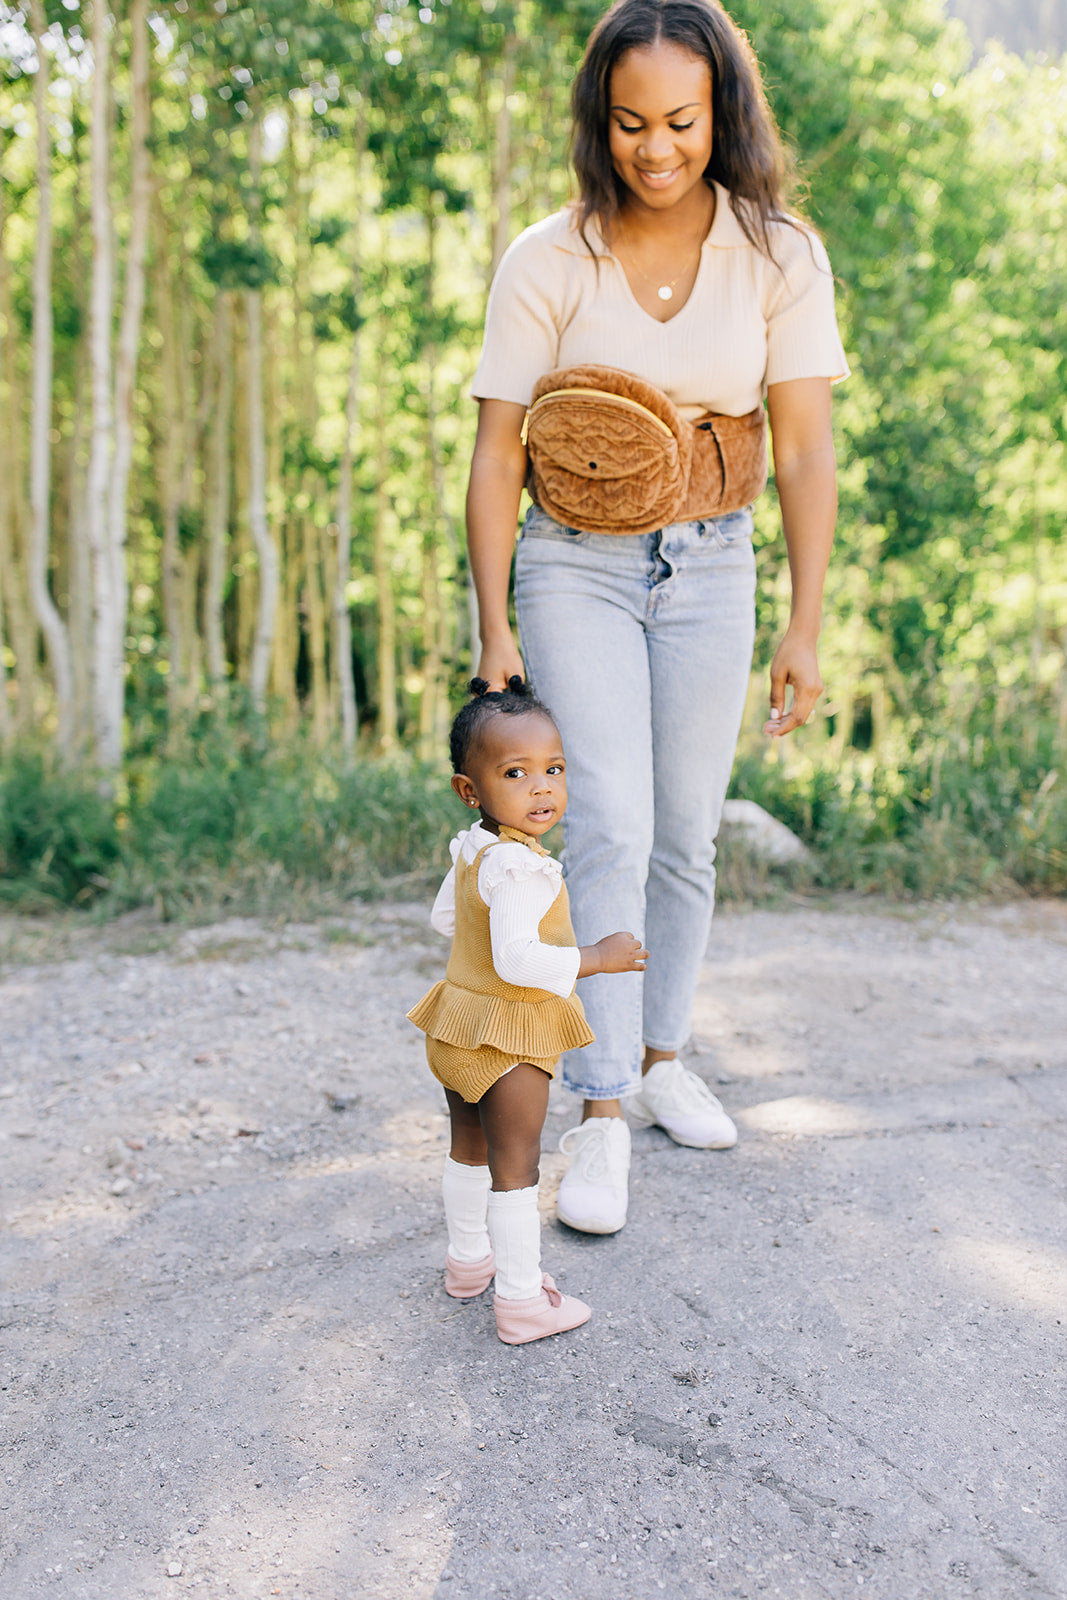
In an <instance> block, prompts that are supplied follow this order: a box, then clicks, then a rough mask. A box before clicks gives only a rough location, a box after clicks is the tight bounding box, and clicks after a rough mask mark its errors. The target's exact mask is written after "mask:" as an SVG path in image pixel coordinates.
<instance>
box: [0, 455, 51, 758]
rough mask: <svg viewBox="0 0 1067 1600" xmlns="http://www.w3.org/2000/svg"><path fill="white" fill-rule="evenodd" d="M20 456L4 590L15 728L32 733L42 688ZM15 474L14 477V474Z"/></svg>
mask: <svg viewBox="0 0 1067 1600" xmlns="http://www.w3.org/2000/svg"><path fill="white" fill-rule="evenodd" d="M22 465H23V463H22V452H21V451H19V450H16V451H15V453H14V456H13V459H12V469H13V470H12V477H13V480H14V481H13V485H12V492H11V501H10V504H11V518H10V521H9V523H8V529H9V533H10V539H9V541H8V542H7V550H6V552H0V553H2V554H6V556H7V558H8V560H9V563H10V564H9V566H8V568H7V578H6V581H5V583H4V588H5V590H6V593H7V621H8V628H9V630H10V633H11V643H12V646H13V648H14V651H15V667H16V680H15V681H16V687H17V692H18V699H17V701H16V703H15V727H16V730H17V732H18V733H20V734H27V733H30V734H32V733H34V732H35V731H36V729H37V725H38V718H37V710H38V704H39V702H40V699H41V685H40V679H39V674H38V670H37V652H38V647H39V643H40V635H39V631H38V627H37V619H36V617H35V616H34V615H33V607H32V605H31V603H30V594H29V575H28V573H27V571H26V570H25V569H26V567H27V566H28V560H23V561H21V562H20V559H19V557H20V554H24V555H26V554H28V550H29V540H30V520H31V519H30V507H29V501H28V500H27V498H26V494H25V491H24V490H23V489H22V483H21V478H22ZM16 473H17V474H18V476H17V477H16V476H15V474H16Z"/></svg>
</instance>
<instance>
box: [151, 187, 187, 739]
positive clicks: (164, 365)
mask: <svg viewBox="0 0 1067 1600" xmlns="http://www.w3.org/2000/svg"><path fill="white" fill-rule="evenodd" d="M173 278H174V270H173V263H172V262H171V259H170V251H169V248H168V239H167V227H166V221H165V219H164V216H163V213H162V208H160V209H159V210H158V212H157V230H156V264H155V284H156V293H155V301H156V308H157V313H158V322H159V328H160V333H161V335H162V339H163V350H162V359H161V363H160V365H161V374H162V380H163V383H162V389H163V393H162V396H161V402H162V404H161V409H162V413H163V430H162V431H163V437H162V440H161V441H160V456H161V472H160V477H161V485H160V487H161V498H162V501H163V505H162V512H163V537H162V540H161V541H160V551H159V586H160V591H161V594H162V599H163V627H164V629H165V631H166V635H167V649H168V654H169V668H170V670H169V671H168V673H167V712H168V715H169V716H170V717H171V718H172V719H173V718H175V717H176V715H177V713H178V710H179V706H180V701H181V692H182V680H183V677H184V665H183V662H184V653H185V652H184V640H183V631H184V630H183V626H182V609H181V603H180V586H181V575H182V562H181V552H180V549H179V542H180V538H179V535H180V526H181V502H182V491H181V484H182V458H183V457H184V455H185V454H186V448H185V447H186V440H185V427H184V422H185V418H184V408H183V406H182V403H181V394H182V375H181V371H180V367H181V362H182V358H183V356H184V355H185V354H187V352H186V351H184V350H182V348H181V343H180V337H181V336H180V333H179V329H178V324H177V317H176V315H175V307H174V298H173V295H172V294H171V284H172V282H173Z"/></svg>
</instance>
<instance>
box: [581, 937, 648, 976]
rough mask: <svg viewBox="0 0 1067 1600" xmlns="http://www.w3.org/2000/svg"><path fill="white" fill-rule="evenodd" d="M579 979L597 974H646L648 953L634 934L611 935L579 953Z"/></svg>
mask: <svg viewBox="0 0 1067 1600" xmlns="http://www.w3.org/2000/svg"><path fill="white" fill-rule="evenodd" d="M579 954H580V956H581V965H580V966H579V968H578V976H579V978H589V977H592V975H593V974H594V973H595V972H644V970H645V962H646V961H647V960H648V951H647V950H645V949H644V948H643V947H642V944H641V941H640V939H635V938H634V936H633V934H632V933H609V934H608V935H607V937H606V938H604V939H598V940H597V942H596V944H584V945H582V947H581V950H580V951H579Z"/></svg>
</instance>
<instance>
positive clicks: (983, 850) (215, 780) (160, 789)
mask: <svg viewBox="0 0 1067 1600" xmlns="http://www.w3.org/2000/svg"><path fill="white" fill-rule="evenodd" d="M829 751H830V747H829V746H826V745H824V746H823V747H822V753H821V754H817V755H816V756H815V757H814V758H808V757H803V756H791V760H793V761H795V762H796V764H795V765H793V766H787V765H785V764H783V763H782V762H781V761H779V760H776V759H775V758H774V756H773V754H766V753H764V754H763V755H761V756H748V757H743V758H742V759H741V760H740V761H739V763H738V767H737V770H736V772H735V776H734V783H733V786H732V792H733V793H735V794H739V795H743V796H745V797H746V798H748V799H752V800H755V801H757V802H758V803H759V804H761V805H763V806H765V807H766V809H767V810H768V811H770V812H771V813H772V814H773V815H774V816H776V817H779V818H780V819H781V820H782V821H783V822H785V823H787V824H788V825H789V826H790V827H791V828H793V829H794V830H795V831H796V832H797V833H798V834H799V835H800V837H801V838H802V839H803V840H804V841H805V843H806V844H808V845H809V846H810V848H811V850H812V852H813V862H812V864H811V865H810V866H804V867H792V868H789V869H786V870H782V869H779V868H772V867H768V866H767V865H766V863H762V862H760V861H758V860H757V859H755V858H754V857H753V856H752V854H751V852H750V851H748V850H747V849H746V848H745V846H744V845H743V844H742V843H741V842H740V841H738V840H736V839H734V840H732V841H731V840H730V838H729V836H727V838H726V840H725V842H724V847H723V848H722V850H721V852H720V862H719V865H720V874H719V896H720V899H721V900H722V901H725V902H730V901H733V902H735V903H736V902H738V901H746V902H751V901H753V900H760V899H766V898H767V897H769V896H774V895H777V894H781V893H782V892H783V891H784V890H789V889H804V890H813V889H825V890H858V891H861V892H867V893H879V894H882V895H886V896H890V897H894V898H898V899H911V898H920V899H931V898H939V897H940V898H944V897H954V898H958V897H967V896H976V895H989V894H995V895H1003V894H1006V893H1007V894H1011V893H1020V892H1029V893H1042V894H1053V895H1057V894H1063V893H1065V892H1067V781H1065V778H1064V773H1063V763H1062V757H1060V756H1059V755H1058V744H1057V738H1056V732H1055V728H1054V726H1053V725H1052V724H1051V722H1048V723H1047V725H1042V726H1039V727H1037V728H1035V726H1034V725H1033V724H1032V723H1031V724H1029V725H1027V726H1025V727H1024V728H1023V729H1022V731H1021V732H1020V733H1019V734H1017V735H1016V734H1014V733H1013V732H1012V730H1011V729H1010V728H1008V729H1004V730H1002V731H1001V732H1000V734H999V735H998V736H997V737H996V738H995V739H994V738H991V737H988V736H987V735H986V734H984V733H981V734H979V733H975V732H973V731H972V732H968V731H967V730H963V731H961V732H959V733H958V734H957V735H954V736H953V738H952V739H951V740H944V741H942V742H940V743H937V742H935V741H931V742H930V744H929V746H928V747H927V748H924V749H921V750H919V751H915V752H909V753H908V754H907V755H906V757H904V758H903V759H901V760H900V762H899V763H898V764H897V765H896V766H888V765H884V766H878V765H876V764H874V763H872V762H871V761H870V760H869V758H867V757H864V756H862V755H859V754H856V753H850V754H849V756H848V757H847V759H845V760H844V761H840V760H839V761H834V760H832V759H831V756H830V754H829ZM463 824H464V812H463V811H462V809H461V807H460V806H459V804H458V802H457V801H456V799H455V797H454V796H453V794H452V792H451V790H450V788H449V784H448V776H447V774H446V773H445V772H444V771H443V770H442V769H440V768H437V767H432V766H427V765H425V764H421V763H419V762H417V761H416V760H414V759H413V758H412V757H411V756H408V755H398V756H396V757H395V758H393V759H390V760H372V759H359V760H356V761H354V762H346V761H345V760H343V759H342V758H341V757H340V756H339V755H338V754H337V753H336V752H329V751H327V752H322V751H319V750H316V749H315V748H314V747H312V746H311V745H310V744H307V743H305V742H303V741H293V742H290V743H288V744H280V743H276V742H273V741H272V740H271V739H270V738H269V737H268V732H267V728H266V726H265V724H264V723H263V722H262V721H261V720H260V719H257V718H256V717H254V716H253V715H251V714H246V715H245V716H243V717H235V718H232V719H231V720H229V721H221V720H211V719H204V720H202V721H199V722H196V723H194V724H191V725H190V726H189V727H188V728H186V729H184V730H183V731H182V732H181V734H180V736H179V737H176V736H173V735H172V737H171V739H170V741H169V743H168V746H167V750H166V753H164V754H159V755H153V754H151V753H149V752H148V751H144V750H142V751H141V752H139V753H135V754H134V755H133V756H131V759H130V761H129V763H128V765H127V769H126V771H125V773H124V775H123V780H122V784H121V785H120V787H119V792H118V794H117V795H116V796H114V797H111V796H110V795H109V794H108V792H107V788H106V786H102V785H101V784H100V783H99V782H98V780H97V779H96V778H95V776H94V775H93V774H92V773H89V772H79V771H64V770H63V769H62V768H61V767H59V766H58V765H57V764H56V762H55V761H54V759H53V758H51V757H50V756H49V755H48V754H47V753H45V752H44V751H43V750H41V749H38V748H25V747H19V748H15V749H11V750H9V751H7V752H6V753H4V755H3V756H2V757H0V906H3V907H6V908H7V909H9V910H11V911H18V912H23V913H25V912H31V913H32V912H44V911H49V910H54V909H59V908H62V907H75V908H83V909H92V910H94V911H95V913H96V914H97V915H103V916H111V915H115V914H117V913H119V912H123V911H129V910H132V909H135V908H138V907H148V908H150V909H152V910H153V911H154V912H155V913H156V914H157V915H159V916H161V917H163V918H164V919H187V920H197V921H199V920H203V919H204V918H207V917H212V916H217V915H219V914H223V913H229V912H236V913H245V914H255V913H259V914H270V915H273V916H281V917H287V918H288V917H299V916H314V915H321V914H324V913H328V912H330V911H334V912H335V911H336V910H337V908H338V906H339V905H341V904H343V903H344V902H345V901H347V900H351V899H353V898H376V897H379V896H381V895H383V894H387V893H388V894H391V895H399V896H401V897H404V898H419V897H423V896H425V895H427V894H429V893H430V892H432V890H433V888H434V887H435V886H436V884H437V882H438V881H439V879H440V875H441V872H442V870H443V868H444V866H445V865H446V864H447V860H448V850H447V845H448V840H449V838H450V836H451V834H452V833H453V832H454V831H455V830H456V829H457V828H459V827H461V826H463ZM549 842H550V843H552V844H554V846H555V848H557V849H558V841H549Z"/></svg>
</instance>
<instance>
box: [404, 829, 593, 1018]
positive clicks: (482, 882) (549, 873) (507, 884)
mask: <svg viewBox="0 0 1067 1600" xmlns="http://www.w3.org/2000/svg"><path fill="white" fill-rule="evenodd" d="M487 845H492V847H493V848H492V849H491V850H486V846H487ZM479 850H485V854H484V855H483V857H482V859H481V864H480V865H479V868H478V893H479V895H480V897H481V899H482V900H483V902H484V903H485V905H487V906H488V908H489V941H490V945H491V948H492V952H493V967H494V970H495V971H496V973H497V976H498V977H500V978H503V980H504V982H505V983H513V984H516V985H517V986H519V987H520V988H533V989H547V990H548V991H549V993H550V994H558V995H561V996H562V997H563V998H564V999H566V998H567V996H568V995H570V994H571V993H573V990H574V984H575V980H576V978H577V977H578V968H579V966H580V965H581V959H582V958H581V954H580V952H579V951H578V950H577V949H575V948H574V947H573V946H561V945H550V944H542V943H541V940H540V939H539V938H538V929H539V927H540V924H541V919H542V918H543V917H544V915H545V912H546V911H547V910H548V909H549V907H550V906H551V905H552V904H553V902H554V901H555V900H556V898H557V896H558V895H559V892H560V888H561V887H562V884H563V873H562V869H561V868H560V864H559V862H558V861H556V860H554V859H553V857H552V856H542V855H538V854H537V853H536V852H535V851H533V850H530V849H528V848H527V847H526V845H524V844H519V843H518V842H517V841H516V840H513V839H502V840H498V838H497V835H496V834H495V833H491V832H490V831H489V829H488V828H484V827H483V826H482V824H481V823H480V822H476V823H475V824H474V826H473V828H468V829H465V830H464V832H462V833H458V834H457V835H456V837H455V838H454V839H453V840H452V842H451V844H450V845H449V851H450V853H451V856H452V866H451V868H450V869H449V872H448V875H447V877H446V878H445V880H444V882H443V883H442V885H441V887H440V889H439V890H438V891H437V899H436V900H435V901H434V903H433V910H432V911H431V913H430V924H431V926H432V927H433V928H434V929H435V930H436V931H437V932H438V933H443V934H444V935H445V937H446V938H449V939H450V938H451V937H452V935H453V933H454V932H455V928H456V868H455V863H456V858H457V857H458V856H459V855H460V854H461V853H462V856H463V860H464V861H465V862H466V863H467V864H468V865H470V864H471V863H472V862H473V861H474V858H475V856H477V854H478V852H479Z"/></svg>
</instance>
